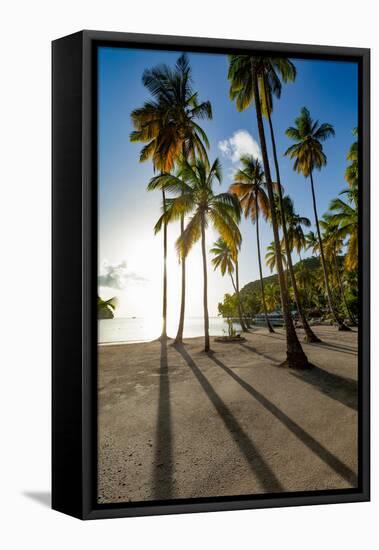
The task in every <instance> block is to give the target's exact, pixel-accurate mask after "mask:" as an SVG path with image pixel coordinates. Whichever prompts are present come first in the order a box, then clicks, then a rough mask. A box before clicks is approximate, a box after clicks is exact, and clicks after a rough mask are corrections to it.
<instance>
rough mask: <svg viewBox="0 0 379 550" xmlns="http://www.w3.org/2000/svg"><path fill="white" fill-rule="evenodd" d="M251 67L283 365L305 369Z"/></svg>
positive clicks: (255, 84)
mask: <svg viewBox="0 0 379 550" xmlns="http://www.w3.org/2000/svg"><path fill="white" fill-rule="evenodd" d="M252 69H253V86H254V99H255V111H256V115H257V125H258V133H259V141H260V144H261V150H262V159H263V168H264V172H265V177H266V182H267V190H268V196H269V201H270V210H271V218H272V229H273V233H274V243H275V251H276V262H277V268H278V276H279V283H280V294H281V300H282V309H283V317H284V324H285V329H286V337H287V338H286V339H287V350H286V351H287V359H286V361H285V362H284V365H285V366H288V367H291V368H298V369H306V368H308V367H309V366H310V365H309V363H308V359H307V356H306V355H305V353H304V351H303V348H302V347H301V344H300V342H299V339H298V337H297V334H296V330H295V327H294V324H293V320H292V317H291V312H290V309H289V304H288V293H287V287H286V282H285V277H284V271H283V264H282V258H281V248H280V240H279V231H278V222H277V219H276V212H275V200H274V191H273V186H272V179H271V173H270V165H269V162H268V154H267V145H266V137H265V132H264V127H263V118H262V108H261V100H260V97H259V88H258V77H257V73H256V72H255V70H254V67H252Z"/></svg>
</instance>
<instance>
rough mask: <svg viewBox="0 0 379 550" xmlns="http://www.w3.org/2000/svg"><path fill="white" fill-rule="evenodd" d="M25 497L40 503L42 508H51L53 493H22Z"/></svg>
mask: <svg viewBox="0 0 379 550" xmlns="http://www.w3.org/2000/svg"><path fill="white" fill-rule="evenodd" d="M22 494H23V495H24V496H25V497H28V498H30V499H31V500H34V501H35V502H38V504H41V505H42V506H47V507H48V508H50V507H51V492H50V491H24V492H23V493H22Z"/></svg>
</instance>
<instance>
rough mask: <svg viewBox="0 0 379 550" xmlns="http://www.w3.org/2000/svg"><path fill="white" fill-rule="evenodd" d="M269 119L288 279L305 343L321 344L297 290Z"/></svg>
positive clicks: (272, 129)
mask: <svg viewBox="0 0 379 550" xmlns="http://www.w3.org/2000/svg"><path fill="white" fill-rule="evenodd" d="M265 95H266V98H265V99H266V105H268V101H267V89H266V86H265ZM267 117H268V123H269V127H270V134H271V144H272V152H273V156H274V164H275V172H276V180H277V184H278V190H279V207H280V216H281V220H282V230H283V237H284V245H285V249H286V255H287V277H288V271H289V275H290V277H291V282H292V288H293V293H294V297H295V302H296V307H297V311H298V312H299V317H300V319H301V322H302V325H303V328H304V332H305V341H306V342H321V340H320V338H318V337H317V336H316V335H315V333H314V332H313V330H312V329H311V327H310V326H309V323H308V321H307V318H306V316H305V314H304V310H303V306H302V303H301V300H300V295H299V290H298V288H297V282H296V277H295V273H294V270H293V264H292V257H291V250H290V246H289V240H288V232H287V221H286V215H285V212H284V205H283V192H282V186H281V182H280V170H279V163H278V156H277V154H276V142H275V134H274V128H273V126H272V120H271V115H270V112H269V109H267Z"/></svg>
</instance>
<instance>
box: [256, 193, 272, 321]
mask: <svg viewBox="0 0 379 550" xmlns="http://www.w3.org/2000/svg"><path fill="white" fill-rule="evenodd" d="M255 212H256V218H255V226H256V227H255V228H256V232H257V253H258V264H259V279H260V282H261V294H262V305H263V311H264V314H265V319H266V325H267V329H268V331H269V332H275V331H274V329H273V328H272V325H271V323H270V321H269V318H268V315H267V306H266V297H265V285H264V283H263V274H262V260H261V245H260V239H259V210H258V195H257V193H255Z"/></svg>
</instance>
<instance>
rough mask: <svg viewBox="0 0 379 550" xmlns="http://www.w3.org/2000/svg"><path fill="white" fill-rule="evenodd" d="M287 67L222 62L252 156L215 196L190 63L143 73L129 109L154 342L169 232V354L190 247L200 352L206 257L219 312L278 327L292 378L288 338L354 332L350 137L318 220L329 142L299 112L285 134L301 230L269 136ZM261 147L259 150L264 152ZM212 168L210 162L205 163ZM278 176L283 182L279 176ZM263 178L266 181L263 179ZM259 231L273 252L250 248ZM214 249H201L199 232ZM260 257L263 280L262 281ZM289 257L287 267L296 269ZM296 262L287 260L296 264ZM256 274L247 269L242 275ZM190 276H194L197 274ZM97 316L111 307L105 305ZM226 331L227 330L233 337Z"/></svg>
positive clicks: (266, 61) (294, 359)
mask: <svg viewBox="0 0 379 550" xmlns="http://www.w3.org/2000/svg"><path fill="white" fill-rule="evenodd" d="M296 75H297V70H296V67H295V64H294V63H293V61H291V60H290V59H288V58H285V57H281V58H276V57H265V56H256V55H250V54H249V55H231V56H229V57H228V72H227V75H226V76H227V79H228V80H229V95H230V100H231V101H232V102H233V103H234V104H235V106H236V109H237V111H245V110H247V109H249V111H248V112H249V113H250V112H251V120H252V122H253V121H255V124H256V127H257V130H258V138H259V146H260V154H261V157H259V158H257V157H256V156H252V155H246V154H245V155H242V156H241V158H240V159H239V167H238V168H237V169H236V170H235V172H234V174H233V176H232V181H231V183H230V185H229V190H228V192H217V189H216V187H217V186H218V185H219V184H220V183H221V180H222V167H221V164H220V161H219V159H217V158H215V159H214V160H213V162H211V161H210V158H212V155H211V154H210V153H211V152H210V143H209V140H208V137H207V134H206V132H205V131H204V129H203V127H202V125H201V123H202V121H203V120H211V119H212V114H213V113H212V106H211V104H210V102H209V101H200V99H199V92H198V91H197V90H196V89H195V88H194V87H193V78H192V71H191V66H190V63H189V59H188V57H187V55H186V54H183V55H181V56H180V57H179V58H178V60H177V62H176V64H175V66H174V67H173V68H171V67H169V66H167V65H160V66H157V67H153V68H152V69H147V70H145V72H144V74H143V75H142V83H143V85H144V86H145V88H146V89H147V91H148V92H149V94H150V99H148V100H147V101H145V103H144V104H143V105H142V106H141V107H139V108H137V109H135V110H133V111H132V113H131V120H132V123H133V126H134V131H133V132H132V133H131V135H130V139H131V141H132V142H139V143H142V144H143V148H142V150H141V151H140V161H141V162H144V161H148V160H150V161H151V162H152V165H153V169H154V176H153V177H152V178H151V179H150V181H149V182H147V189H148V190H149V191H160V193H161V197H162V203H161V212H160V213H159V214H158V213H157V219H156V222H155V225H154V231H155V233H159V232H161V231H162V233H163V289H162V334H161V338H163V339H165V338H167V292H168V290H169V289H168V284H167V277H168V273H167V254H168V248H167V232H168V228H169V227H170V224H172V223H173V222H179V226H180V232H179V235H177V238H176V253H177V256H178V259H179V261H180V264H181V298H180V306H179V322H178V330H177V334H176V339H175V344H177V345H179V344H182V342H183V330H184V323H185V306H186V277H187V276H188V274H186V259H187V258H188V256H189V254H191V250H192V249H193V247H194V246H195V245H196V244H197V243H199V244H200V248H201V258H202V273H201V276H202V284H203V317H204V350H205V351H206V352H208V351H210V349H211V344H210V331H209V314H208V265H209V258H208V254H209V253H210V254H211V263H212V265H213V268H214V270H215V271H217V272H219V273H220V276H221V277H224V276H228V277H229V278H230V281H231V284H232V288H233V291H234V293H233V294H231V293H227V294H225V296H224V298H223V301H222V302H220V303H219V305H218V310H219V314H220V315H221V316H222V317H223V318H225V319H227V320H228V323H229V325H228V326H229V328H230V327H231V326H232V324H231V323H232V322H233V321H232V320H233V319H237V320H238V322H239V324H240V326H241V329H242V330H243V331H247V330H248V328H249V324H250V323H254V322H257V319H262V320H263V322H264V324H265V325H266V327H267V329H268V330H269V331H270V332H273V331H274V329H273V326H272V322H271V319H272V318H273V317H272V315H273V314H275V315H276V318H278V317H281V319H282V323H283V326H284V329H285V335H286V361H285V364H286V365H287V366H289V367H292V368H299V369H304V368H308V367H309V366H310V365H309V362H308V358H307V356H306V354H305V353H304V350H303V346H302V344H301V342H300V339H299V333H298V332H297V330H296V329H297V328H298V327H299V326H300V327H301V328H302V329H303V331H304V336H305V340H306V341H307V342H317V341H319V339H318V337H317V335H316V334H315V333H314V331H313V325H314V324H315V323H316V322H328V323H331V324H334V325H335V326H336V327H337V328H338V329H339V330H350V329H349V326H348V325H350V326H351V325H356V324H357V322H358V296H357V294H358V292H357V281H358V241H359V238H358V187H359V171H358V166H359V164H358V150H359V148H358V132H357V129H356V128H354V129H353V135H354V139H355V141H353V143H352V145H351V147H350V149H349V151H347V157H346V160H347V166H346V168H345V171H344V172H343V171H342V170H341V180H342V179H343V178H345V181H346V182H347V184H348V187H347V188H346V189H343V188H342V189H341V193H340V194H339V196H337V197H335V198H334V199H333V200H332V201H331V203H330V205H329V210H328V212H324V213H323V215H322V216H321V217H320V216H319V212H318V205H317V198H316V187H315V172H316V171H320V170H321V169H322V168H324V167H325V166H326V164H327V156H326V153H325V151H324V144H325V143H326V142H327V140H328V139H329V138H331V137H333V136H334V135H335V129H334V127H333V125H332V124H331V123H328V122H324V123H319V122H318V121H317V120H314V119H313V118H312V117H311V114H310V111H309V110H308V109H307V108H306V107H303V108H302V109H301V111H300V115H299V116H298V117H297V118H296V119H295V122H294V124H293V125H290V126H289V127H288V128H287V130H286V132H285V135H286V137H287V138H288V139H289V140H291V141H292V142H293V143H292V144H289V146H288V148H287V149H286V150H285V151H283V152H282V154H283V155H284V156H286V157H287V158H288V159H290V161H292V163H293V164H292V165H293V170H294V171H296V172H297V173H300V174H302V175H303V176H304V178H305V179H306V181H309V183H310V202H311V204H312V207H313V217H314V219H313V220H312V221H311V220H310V219H308V218H307V217H305V216H303V215H302V213H301V212H298V211H297V209H296V206H295V203H294V200H293V197H291V196H289V195H288V194H286V181H283V179H282V173H281V172H282V171H281V161H280V158H279V154H278V149H277V134H276V133H275V130H274V113H275V111H274V106H275V110H278V109H280V98H281V95H282V92H283V85H285V84H289V83H293V82H294V81H295V79H296ZM269 148H270V150H269ZM213 158H214V157H213ZM283 173H284V172H283ZM272 174H274V176H272ZM241 215H243V216H244V218H245V219H246V220H249V221H250V222H251V223H252V224H253V225H254V226H255V232H254V235H253V234H252V235H251V238H248V239H246V242H242V236H241V231H240V227H239V225H240V223H241ZM261 223H263V224H268V227H270V230H271V231H272V242H271V243H270V244H269V245H268V247H267V249H266V251H264V252H262V250H261V234H260V230H261ZM208 228H213V230H214V231H215V232H216V234H217V238H216V241H215V242H214V243H213V245H211V244H210V243H207V229H208ZM245 247H249V248H251V247H255V250H256V259H257V264H258V271H259V279H258V280H257V281H254V282H252V283H248V284H247V285H245V286H243V287H242V288H240V277H239V258H240V256H241V255H242V254H243V253H244V250H245ZM262 254H264V258H265V262H266V265H267V266H268V268H269V269H270V271H271V273H273V274H272V275H271V276H269V277H264V276H263V268H262ZM295 258H296V261H295ZM297 260H298V261H297ZM254 268H255V266H251V269H252V270H253V269H254ZM198 275H200V274H196V275H195V276H198ZM106 307H108V308H109V307H111V305H110V304H108V306H106ZM233 330H234V329H233Z"/></svg>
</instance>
